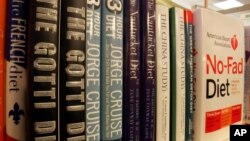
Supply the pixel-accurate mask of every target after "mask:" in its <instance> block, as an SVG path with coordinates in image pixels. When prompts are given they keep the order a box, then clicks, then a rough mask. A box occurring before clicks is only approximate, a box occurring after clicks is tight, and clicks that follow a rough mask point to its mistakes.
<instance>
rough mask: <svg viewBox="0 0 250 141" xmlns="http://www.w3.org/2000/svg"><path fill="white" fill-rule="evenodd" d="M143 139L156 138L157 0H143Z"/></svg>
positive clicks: (150, 139)
mask: <svg viewBox="0 0 250 141" xmlns="http://www.w3.org/2000/svg"><path fill="white" fill-rule="evenodd" d="M140 2H141V13H142V14H141V15H142V16H141V25H142V26H141V40H142V41H141V43H142V58H141V59H142V62H141V64H142V69H141V75H142V76H141V77H142V78H141V93H142V94H141V98H140V99H141V105H140V107H141V108H140V110H141V111H140V116H141V123H140V125H141V134H140V136H141V140H143V141H154V140H155V138H156V137H155V126H156V121H155V120H156V40H155V37H156V33H155V0H147V1H145V0H141V1H140Z"/></svg>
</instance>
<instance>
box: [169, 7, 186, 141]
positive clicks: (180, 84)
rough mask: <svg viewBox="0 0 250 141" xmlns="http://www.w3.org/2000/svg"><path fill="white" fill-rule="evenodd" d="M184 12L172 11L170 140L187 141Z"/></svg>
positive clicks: (176, 9)
mask: <svg viewBox="0 0 250 141" xmlns="http://www.w3.org/2000/svg"><path fill="white" fill-rule="evenodd" d="M183 15H184V14H183V10H182V9H180V8H176V7H173V8H171V9H170V29H171V30H170V52H171V58H170V60H171V65H170V74H171V78H170V83H171V88H170V93H171V102H170V105H171V106H170V107H171V109H170V110H171V114H170V115H171V117H170V122H171V125H170V128H171V131H170V140H171V141H175V140H177V141H184V140H185V100H186V99H185V88H186V86H185V81H186V80H185V35H184V16H183Z"/></svg>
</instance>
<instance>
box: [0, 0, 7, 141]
mask: <svg viewBox="0 0 250 141" xmlns="http://www.w3.org/2000/svg"><path fill="white" fill-rule="evenodd" d="M6 9H7V0H1V1H0V17H1V18H0V115H4V114H5V60H4V51H5V38H6V37H5V35H6V34H5V33H6ZM4 119H5V116H0V140H4V136H5V121H4Z"/></svg>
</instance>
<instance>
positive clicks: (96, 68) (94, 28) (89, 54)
mask: <svg viewBox="0 0 250 141" xmlns="http://www.w3.org/2000/svg"><path fill="white" fill-rule="evenodd" d="M86 17H87V26H86V27H87V29H86V116H85V117H86V140H87V141H99V140H100V128H101V127H100V100H101V99H100V97H101V95H100V74H101V70H100V65H101V62H100V57H101V51H100V47H101V0H88V1H87V14H86Z"/></svg>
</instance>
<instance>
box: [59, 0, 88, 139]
mask: <svg viewBox="0 0 250 141" xmlns="http://www.w3.org/2000/svg"><path fill="white" fill-rule="evenodd" d="M61 15H62V16H61V27H60V35H61V36H60V78H59V79H60V117H61V119H60V129H61V131H60V133H61V134H60V140H63V141H66V140H67V141H69V140H78V141H84V140H86V136H85V134H86V120H85V114H86V108H85V104H86V102H85V91H86V89H85V77H86V71H85V61H86V57H85V56H86V53H85V49H86V48H85V47H86V1H83V0H63V1H62V2H61Z"/></svg>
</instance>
